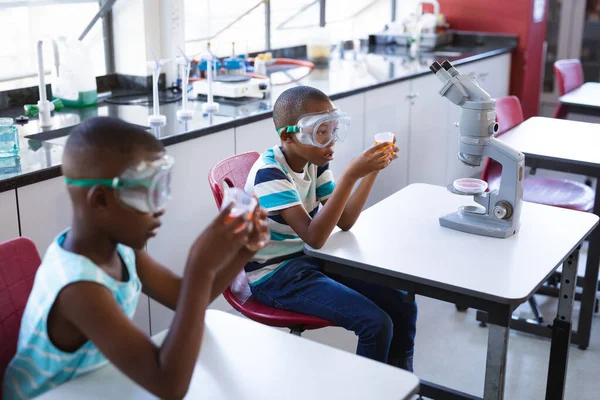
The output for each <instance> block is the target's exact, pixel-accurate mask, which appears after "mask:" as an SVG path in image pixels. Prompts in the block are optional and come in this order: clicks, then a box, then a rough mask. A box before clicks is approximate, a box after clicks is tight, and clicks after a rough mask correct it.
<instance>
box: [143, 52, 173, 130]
mask: <svg viewBox="0 0 600 400" xmlns="http://www.w3.org/2000/svg"><path fill="white" fill-rule="evenodd" d="M151 53H152V57H153V58H154V61H148V62H147V63H146V64H147V66H148V68H152V115H149V116H148V124H149V125H150V126H151V127H160V126H165V125H166V124H167V117H166V116H164V115H160V102H159V99H158V78H159V77H160V69H161V67H162V66H163V65H165V64H166V63H167V62H169V61H171V60H168V59H162V60H159V59H158V58H156V54H154V52H153V51H151Z"/></svg>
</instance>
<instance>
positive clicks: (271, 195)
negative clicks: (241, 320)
mask: <svg viewBox="0 0 600 400" xmlns="http://www.w3.org/2000/svg"><path fill="white" fill-rule="evenodd" d="M334 187H335V181H334V180H333V174H332V173H331V171H330V170H329V165H325V166H323V167H317V166H316V165H314V164H311V163H308V164H307V165H306V166H305V167H304V170H303V171H302V172H300V173H297V172H294V171H293V170H292V169H291V168H290V167H289V165H288V163H287V161H286V160H285V156H284V155H283V153H282V152H281V149H280V148H279V146H275V147H273V148H272V149H269V150H267V151H266V152H264V153H263V154H262V155H261V157H260V158H259V159H258V160H257V161H256V162H255V163H254V165H253V166H252V169H251V170H250V174H249V175H248V180H247V181H246V187H245V189H246V191H247V192H248V193H254V194H255V195H256V196H257V197H258V201H259V203H260V206H261V207H263V208H265V209H266V210H267V211H268V212H269V229H270V230H271V241H270V242H269V244H268V245H267V246H266V247H265V248H263V249H262V250H260V251H259V252H258V253H256V255H255V256H254V258H253V259H252V261H251V262H250V263H248V264H247V265H246V267H245V271H246V275H247V277H248V281H249V282H250V285H251V286H253V285H258V284H259V283H262V282H264V281H265V280H266V279H268V278H269V277H270V276H271V275H273V274H274V273H275V271H277V270H278V269H279V268H281V267H283V266H285V264H287V263H288V262H289V261H290V260H291V259H293V258H296V257H298V256H300V255H301V254H302V247H303V246H304V242H303V241H302V239H301V238H300V237H299V236H298V235H296V232H294V231H293V230H292V228H291V227H290V226H289V225H288V224H287V223H286V222H285V220H284V219H283V218H282V217H281V215H280V213H281V210H284V209H286V208H290V207H293V206H297V205H302V206H303V207H304V209H305V210H306V212H307V213H308V214H309V215H310V216H311V218H314V217H315V215H316V214H317V212H318V211H319V205H320V204H321V202H323V201H325V200H327V198H329V196H331V193H332V192H333V188H334Z"/></svg>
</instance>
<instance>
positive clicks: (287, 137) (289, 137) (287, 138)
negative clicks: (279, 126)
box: [279, 130, 295, 143]
mask: <svg viewBox="0 0 600 400" xmlns="http://www.w3.org/2000/svg"><path fill="white" fill-rule="evenodd" d="M294 135H295V134H294V133H288V132H287V130H284V131H283V132H281V133H280V134H279V137H280V138H281V141H282V142H286V143H290V142H292V141H293V137H294Z"/></svg>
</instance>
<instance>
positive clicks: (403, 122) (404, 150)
mask: <svg viewBox="0 0 600 400" xmlns="http://www.w3.org/2000/svg"><path fill="white" fill-rule="evenodd" d="M410 94H411V82H410V81H404V82H399V83H396V84H393V85H389V86H384V87H381V88H378V89H375V90H370V91H368V92H366V94H365V133H364V144H365V147H368V146H370V145H371V144H372V143H373V135H375V134H376V133H377V132H393V133H394V134H395V135H396V145H397V146H398V147H399V148H400V151H399V152H398V159H397V160H395V161H394V162H392V163H391V164H390V165H389V166H388V167H387V168H386V169H385V170H383V171H382V172H381V173H380V174H379V176H378V177H377V180H376V181H375V184H374V185H373V190H372V191H371V195H370V196H369V199H368V200H367V204H366V206H367V207H370V206H372V205H373V204H375V203H377V202H379V201H381V200H383V199H385V198H386V197H388V196H390V195H392V194H394V193H395V192H397V191H398V190H400V189H402V188H403V187H404V186H406V185H407V183H408V157H409V154H408V152H409V130H410V100H409V96H410Z"/></svg>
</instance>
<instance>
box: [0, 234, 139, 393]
mask: <svg viewBox="0 0 600 400" xmlns="http://www.w3.org/2000/svg"><path fill="white" fill-rule="evenodd" d="M65 235H66V233H64V232H63V233H62V234H61V235H59V236H58V238H57V239H56V240H54V242H53V243H52V244H51V245H50V247H49V248H48V250H47V251H46V255H45V256H44V260H43V261H42V265H41V266H40V267H39V269H38V271H37V273H36V275H35V280H34V282H33V288H32V290H31V294H30V295H29V299H28V300H27V306H26V307H25V311H24V313H23V318H22V319H21V329H20V331H19V341H18V344H17V354H16V355H15V356H14V358H13V359H12V360H11V362H10V364H9V365H8V368H7V369H6V373H5V375H4V384H3V394H4V400H12V399H19V400H20V399H30V398H32V397H36V396H39V395H41V394H42V393H44V392H46V391H48V390H50V389H52V388H54V387H56V386H58V385H60V384H62V383H64V382H67V381H70V380H71V379H74V378H75V377H77V376H78V375H81V374H83V373H86V372H89V371H93V370H95V369H97V368H100V367H102V366H104V365H106V364H107V363H108V360H107V359H106V357H104V355H103V354H102V353H100V351H99V350H98V348H96V346H94V344H93V343H92V342H90V341H87V342H86V343H85V344H84V345H83V346H81V347H80V348H79V349H77V350H76V351H74V352H72V353H68V352H64V351H62V350H60V349H58V348H57V347H56V346H54V344H53V343H52V341H51V340H50V338H49V337H48V326H47V322H48V314H49V313H50V309H51V308H52V305H53V304H54V301H55V300H56V296H58V294H59V293H60V291H61V290H62V289H63V288H64V287H65V286H67V285H69V284H71V283H74V282H81V281H88V282H95V283H97V284H99V285H102V286H104V287H106V288H107V289H108V290H110V291H111V293H112V294H113V296H114V297H115V300H116V301H117V303H119V306H120V308H121V310H122V311H123V313H125V314H126V315H127V316H128V317H129V318H133V314H134V312H135V309H136V306H137V301H138V298H139V295H140V291H141V288H142V284H141V282H140V280H139V278H138V275H137V272H136V267H135V253H134V252H133V250H132V249H131V248H129V247H127V246H124V245H118V246H117V251H118V252H119V255H120V256H121V260H122V261H123V264H124V266H125V268H126V269H127V274H128V276H129V279H127V281H126V282H122V281H118V280H115V279H113V278H112V277H111V276H109V275H108V274H107V273H105V272H104V271H103V270H102V269H100V267H98V266H97V265H96V264H94V263H93V262H92V261H91V260H90V259H88V258H86V257H83V256H80V255H78V254H75V253H71V252H69V251H66V250H64V249H63V248H62V247H61V244H62V242H63V241H64V238H65Z"/></svg>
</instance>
